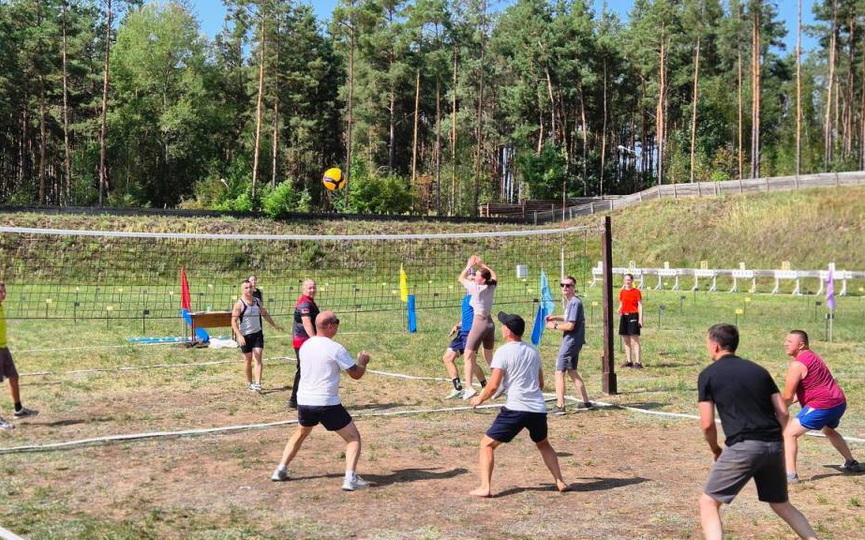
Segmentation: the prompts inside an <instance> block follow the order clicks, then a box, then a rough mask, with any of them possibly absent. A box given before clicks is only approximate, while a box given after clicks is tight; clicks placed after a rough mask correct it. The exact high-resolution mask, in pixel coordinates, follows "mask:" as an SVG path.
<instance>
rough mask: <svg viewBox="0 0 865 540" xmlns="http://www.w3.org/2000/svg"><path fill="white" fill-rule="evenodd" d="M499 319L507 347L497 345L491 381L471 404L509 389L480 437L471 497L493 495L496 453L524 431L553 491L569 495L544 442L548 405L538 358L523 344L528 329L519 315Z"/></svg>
mask: <svg viewBox="0 0 865 540" xmlns="http://www.w3.org/2000/svg"><path fill="white" fill-rule="evenodd" d="M498 319H499V322H501V323H502V338H504V340H505V344H504V345H502V346H501V347H499V349H498V350H497V351H496V354H495V356H494V357H493V362H492V366H491V368H492V375H490V383H489V384H488V385H487V386H486V387H485V388H484V389H483V390H481V393H480V395H478V396H475V397H474V398H473V399H472V400H471V405H472V407H477V406H478V405H480V404H481V403H483V402H484V401H486V400H487V399H489V398H490V397H492V396H493V395H495V392H496V390H497V389H498V387H499V386H500V385H502V386H504V387H506V388H507V391H508V399H507V401H506V402H505V405H504V407H502V410H501V411H500V412H499V414H498V416H497V417H496V419H495V420H494V421H493V425H492V426H490V428H489V429H488V430H487V433H486V435H484V437H483V439H481V443H480V458H479V461H480V466H479V468H480V480H481V485H480V486H478V487H477V488H476V489H474V490H472V491H471V492H469V494H470V495H473V496H475V497H489V496H490V495H491V487H490V483H491V481H492V478H493V467H494V464H495V450H496V448H498V447H499V445H501V444H502V443H507V442H511V441H512V440H513V439H514V437H516V436H517V434H518V433H519V432H520V431H522V430H523V428H525V429H527V430H528V431H529V437H531V439H532V442H533V443H535V446H536V447H537V448H538V451H539V452H540V453H541V456H542V457H543V459H544V465H546V466H547V469H549V471H550V472H551V473H552V475H553V480H555V482H556V489H558V490H559V491H567V489H568V485H567V484H566V483H565V481H564V479H563V478H562V471H561V469H560V468H559V458H558V457H556V451H555V450H554V449H553V447H552V445H551V444H550V441H549V439H547V405H546V402H545V401H544V394H543V391H544V371H543V367H542V365H541V356H540V354H538V351H537V350H536V349H535V348H534V347H532V346H531V345H529V344H527V343H525V342H524V341H523V340H522V336H523V332H525V329H526V323H525V321H523V318H522V317H520V316H519V315H510V314H507V313H504V312H499V315H498Z"/></svg>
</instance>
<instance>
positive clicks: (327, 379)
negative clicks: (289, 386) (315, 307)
mask: <svg viewBox="0 0 865 540" xmlns="http://www.w3.org/2000/svg"><path fill="white" fill-rule="evenodd" d="M299 356H300V358H301V362H302V363H301V366H300V367H301V370H300V386H299V387H298V389H297V403H298V404H299V405H311V406H318V407H324V406H327V405H339V404H340V403H341V402H340V400H339V374H340V371H341V370H346V369H349V368H351V367H352V366H354V365H355V363H356V362H355V361H354V358H352V357H351V355H350V354H349V352H348V351H347V350H346V349H345V347H343V346H342V345H340V344H339V343H337V342H336V341H334V340H332V339H330V338H328V337H324V336H313V337H311V338H309V339H308V340H306V341H305V342H304V343H303V345H301V347H300V353H299Z"/></svg>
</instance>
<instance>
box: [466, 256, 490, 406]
mask: <svg viewBox="0 0 865 540" xmlns="http://www.w3.org/2000/svg"><path fill="white" fill-rule="evenodd" d="M475 266H477V267H478V270H477V271H475V273H474V279H472V278H471V277H469V276H470V273H471V271H472V269H474V267H475ZM459 282H460V283H461V284H462V286H463V287H465V289H466V292H468V294H469V295H470V296H471V306H472V309H474V318H473V319H472V327H471V330H470V331H469V335H468V336H467V337H466V350H465V361H464V363H463V374H464V375H465V390H463V399H470V398H471V397H472V396H474V395H476V394H477V391H476V390H475V389H474V388H473V387H472V375H473V374H474V373H475V371H476V370H478V369H480V368H479V366H478V362H477V357H478V349H480V347H481V346H482V345H483V348H484V359H485V360H486V361H487V365H490V364H491V363H492V361H493V346H494V345H495V342H496V327H495V325H494V324H493V318H492V315H491V314H492V309H493V298H494V297H495V294H496V286H497V284H498V277H497V276H496V273H495V271H494V270H493V269H492V268H490V267H489V266H487V264H486V263H485V262H484V261H483V260H482V259H481V258H480V257H479V256H478V255H472V256H471V257H469V260H468V262H467V263H466V267H465V268H463V271H462V272H460V276H459ZM481 387H482V388H483V386H481Z"/></svg>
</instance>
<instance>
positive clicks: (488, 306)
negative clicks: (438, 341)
mask: <svg viewBox="0 0 865 540" xmlns="http://www.w3.org/2000/svg"><path fill="white" fill-rule="evenodd" d="M463 286H464V287H465V288H466V291H467V292H468V293H469V294H470V295H471V297H472V299H471V301H470V302H469V303H470V304H471V306H472V308H474V310H475V315H489V314H490V312H491V311H492V310H493V297H494V296H495V294H496V286H495V285H487V284H483V285H478V284H477V283H475V282H474V281H466V282H465V284H464V285H463ZM301 373H302V372H301Z"/></svg>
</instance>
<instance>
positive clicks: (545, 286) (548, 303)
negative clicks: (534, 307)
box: [541, 270, 556, 315]
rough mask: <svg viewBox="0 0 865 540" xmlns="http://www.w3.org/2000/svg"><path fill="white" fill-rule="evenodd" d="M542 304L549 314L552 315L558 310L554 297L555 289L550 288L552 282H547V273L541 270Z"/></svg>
mask: <svg viewBox="0 0 865 540" xmlns="http://www.w3.org/2000/svg"><path fill="white" fill-rule="evenodd" d="M541 304H543V306H544V311H546V312H547V315H552V314H553V311H555V310H556V301H555V300H554V299H553V291H551V290H550V284H549V283H547V273H546V272H544V271H543V270H541Z"/></svg>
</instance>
